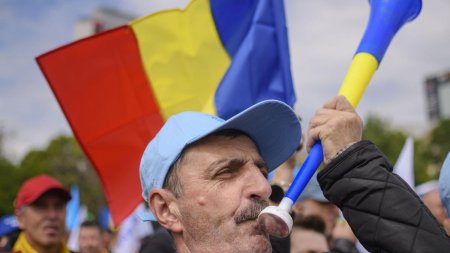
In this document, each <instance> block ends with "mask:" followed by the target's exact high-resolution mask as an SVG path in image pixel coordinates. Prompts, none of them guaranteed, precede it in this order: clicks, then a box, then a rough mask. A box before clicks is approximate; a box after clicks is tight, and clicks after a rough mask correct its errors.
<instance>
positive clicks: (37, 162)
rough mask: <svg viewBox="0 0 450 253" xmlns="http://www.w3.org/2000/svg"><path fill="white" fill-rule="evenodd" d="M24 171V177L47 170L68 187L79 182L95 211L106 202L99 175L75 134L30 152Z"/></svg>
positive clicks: (83, 198)
mask: <svg viewBox="0 0 450 253" xmlns="http://www.w3.org/2000/svg"><path fill="white" fill-rule="evenodd" d="M20 170H21V175H22V178H23V180H25V178H29V177H31V176H34V175H38V174H42V173H46V174H49V175H51V176H53V177H55V178H57V179H59V180H60V181H61V182H62V183H63V184H64V185H65V186H70V185H72V184H76V185H78V187H79V188H80V200H81V202H82V203H83V204H86V205H87V206H88V208H89V210H90V211H93V212H94V213H97V212H98V211H99V209H100V207H101V206H102V205H104V203H105V200H104V196H103V190H102V188H101V185H100V183H99V180H98V178H97V175H96V173H95V171H94V169H93V168H92V166H91V164H90V163H89V161H88V160H87V159H86V156H85V155H84V153H83V151H82V150H81V148H80V146H79V145H78V143H77V141H76V140H75V139H74V138H73V137H69V136H64V135H60V136H57V137H55V138H54V139H52V140H51V141H50V143H49V144H48V146H47V147H46V148H45V149H43V150H32V151H30V152H29V153H28V154H27V155H26V156H25V157H24V159H23V160H22V162H21V164H20ZM23 180H22V181H23Z"/></svg>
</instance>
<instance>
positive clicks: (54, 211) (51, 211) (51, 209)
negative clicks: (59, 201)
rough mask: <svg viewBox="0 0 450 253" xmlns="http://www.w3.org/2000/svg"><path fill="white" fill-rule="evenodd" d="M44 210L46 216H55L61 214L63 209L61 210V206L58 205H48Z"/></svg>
mask: <svg viewBox="0 0 450 253" xmlns="http://www.w3.org/2000/svg"><path fill="white" fill-rule="evenodd" d="M45 212H46V214H47V217H49V218H56V217H59V216H60V215H61V213H62V212H63V210H62V207H60V206H48V207H47V209H46V211H45Z"/></svg>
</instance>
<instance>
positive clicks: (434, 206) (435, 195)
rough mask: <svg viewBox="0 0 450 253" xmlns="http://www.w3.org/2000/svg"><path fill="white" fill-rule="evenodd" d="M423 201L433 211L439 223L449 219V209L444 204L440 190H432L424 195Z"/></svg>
mask: <svg viewBox="0 0 450 253" xmlns="http://www.w3.org/2000/svg"><path fill="white" fill-rule="evenodd" d="M422 201H423V203H424V204H425V205H426V206H427V207H428V209H430V211H431V213H432V214H433V215H434V217H436V219H437V220H438V221H439V223H441V224H443V223H444V220H445V219H447V218H448V217H447V210H445V208H444V206H443V205H442V201H441V198H440V197H439V192H438V191H431V192H429V193H427V194H425V195H424V196H423V197H422Z"/></svg>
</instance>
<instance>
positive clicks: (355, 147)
mask: <svg viewBox="0 0 450 253" xmlns="http://www.w3.org/2000/svg"><path fill="white" fill-rule="evenodd" d="M301 136H302V131H301V126H300V122H299V119H298V117H297V115H296V114H295V113H294V112H293V111H292V109H291V108H290V107H289V106H287V105H285V104H283V103H281V102H278V101H265V102H262V103H259V104H257V105H255V106H253V107H251V108H249V109H247V110H245V111H243V112H242V113H240V114H238V115H236V116H234V117H232V118H231V119H229V120H223V119H220V118H218V117H215V116H211V115H207V114H203V113H196V112H185V113H181V114H177V115H174V116H172V117H171V118H169V119H168V120H167V122H166V123H165V125H164V126H163V127H162V129H161V130H160V131H159V133H158V134H157V135H156V136H155V137H154V138H153V140H152V141H151V142H150V143H149V144H148V146H147V148H146V150H145V151H144V153H143V156H142V160H141V165H140V172H139V173H140V179H141V185H142V196H143V198H144V200H145V201H146V202H147V203H148V208H149V209H148V210H147V212H146V213H145V215H142V219H143V220H144V221H148V223H147V224H148V226H150V227H151V231H152V232H151V233H149V234H148V235H147V236H145V237H143V238H142V239H141V241H140V249H137V251H138V252H140V253H150V252H292V253H307V252H349V253H358V252H363V251H365V250H368V251H369V252H450V237H449V234H450V226H449V224H450V218H449V216H448V212H447V211H448V210H447V209H446V208H445V207H444V206H443V203H442V201H441V198H442V199H444V198H448V196H445V197H442V196H440V195H439V190H438V187H437V186H438V184H437V182H434V183H428V184H427V185H424V186H421V187H418V188H417V191H415V190H414V189H412V188H410V187H409V186H408V184H407V183H405V182H404V181H403V180H402V179H401V178H400V177H398V176H397V175H395V174H394V173H392V166H391V165H390V164H389V162H388V161H387V159H386V158H385V156H384V155H383V153H382V152H381V151H379V150H378V149H377V147H376V146H375V145H374V144H372V143H371V142H369V141H364V140H362V120H361V119H360V117H359V116H358V115H357V113H356V112H355V111H354V109H353V108H352V106H351V105H350V103H348V101H347V100H346V99H345V98H344V97H342V96H337V97H335V98H333V99H332V100H331V101H330V102H328V103H326V104H325V105H324V107H323V108H322V109H320V110H319V111H318V112H317V113H316V115H315V116H314V118H313V119H312V120H311V122H310V125H309V129H308V132H307V134H306V136H307V139H306V141H304V140H303V138H301ZM317 141H321V143H322V146H323V152H324V168H323V169H322V170H321V171H320V172H318V173H317V174H316V175H314V176H313V178H312V179H311V181H310V182H309V183H308V185H307V186H306V188H305V190H304V191H303V193H302V194H301V196H300V198H299V200H298V201H297V202H296V203H295V205H294V207H293V209H292V211H291V216H292V217H293V220H294V225H293V228H292V232H291V233H290V235H289V236H288V237H286V238H276V237H272V236H271V235H270V234H269V232H270V231H266V230H265V228H264V226H261V224H260V223H259V222H258V215H259V213H260V212H261V211H262V210H263V209H264V208H265V207H267V206H268V205H276V204H277V203H278V202H279V201H280V200H281V197H282V196H283V195H284V192H286V190H287V189H288V187H289V185H290V183H291V182H292V179H293V177H294V176H295V173H296V171H297V170H298V168H297V164H296V156H297V152H299V151H300V150H302V148H303V145H304V144H305V146H306V148H307V149H308V150H309V149H310V148H311V147H312V145H313V144H314V143H315V142H317ZM70 199H71V196H70V193H69V191H68V190H67V189H66V188H65V187H64V186H62V185H61V183H60V182H58V181H57V180H56V179H54V178H52V177H49V176H47V175H40V176H37V177H34V178H30V179H28V180H27V181H25V182H24V183H23V185H22V186H21V188H20V190H19V192H18V193H17V197H16V200H15V203H14V209H15V216H16V219H17V222H18V226H19V228H20V230H19V231H18V232H13V233H9V234H8V237H7V238H6V239H7V240H2V242H3V245H2V250H3V251H1V250H0V252H22V253H35V252H37V253H66V252H71V251H70V249H69V248H68V247H67V245H66V240H67V232H66V230H65V216H66V204H67V202H68V201H69V200H70ZM113 234H114V233H111V231H104V230H103V228H101V227H100V226H99V225H98V224H97V223H96V222H95V221H85V222H83V223H82V224H81V226H80V229H79V235H78V245H79V249H78V251H77V252H79V253H106V252H111V251H112V249H113V247H112V245H113V243H111V236H112V235H113ZM359 244H362V246H364V248H362V247H360V246H359Z"/></svg>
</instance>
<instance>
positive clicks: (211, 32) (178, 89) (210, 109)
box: [130, 0, 231, 119]
mask: <svg viewBox="0 0 450 253" xmlns="http://www.w3.org/2000/svg"><path fill="white" fill-rule="evenodd" d="M130 26H131V27H132V29H133V31H134V33H135V35H136V37H137V41H138V44H139V51H140V54H141V58H142V60H143V64H144V69H145V72H146V73H147V75H148V77H149V79H150V83H151V86H152V87H151V88H152V90H153V92H154V95H155V97H156V100H157V101H158V104H159V107H160V111H161V113H162V116H163V117H164V118H165V119H167V118H168V117H170V116H171V115H172V114H175V113H178V112H182V111H188V110H192V111H202V112H206V113H211V114H217V113H216V108H215V105H214V94H215V92H216V90H217V87H218V85H219V84H220V81H221V80H222V77H223V75H224V74H225V72H226V70H227V69H228V67H229V65H230V62H231V60H230V57H229V56H228V54H227V52H226V51H225V49H224V48H223V46H222V43H221V41H220V38H219V35H218V34H217V30H216V27H215V24H214V20H213V17H212V15H211V11H210V6H209V1H207V0H196V1H192V2H191V3H190V5H189V6H188V7H187V8H186V10H184V11H182V10H170V11H165V12H159V13H155V14H153V15H148V16H146V17H143V18H141V19H138V20H135V21H133V22H132V23H130Z"/></svg>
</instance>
